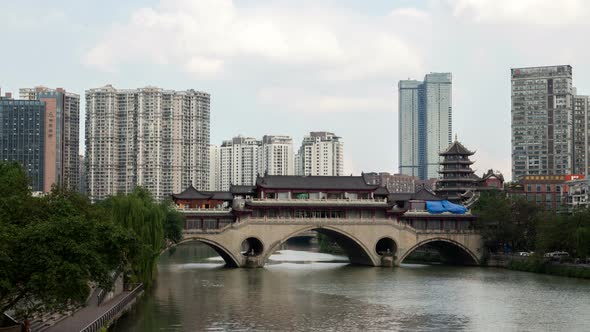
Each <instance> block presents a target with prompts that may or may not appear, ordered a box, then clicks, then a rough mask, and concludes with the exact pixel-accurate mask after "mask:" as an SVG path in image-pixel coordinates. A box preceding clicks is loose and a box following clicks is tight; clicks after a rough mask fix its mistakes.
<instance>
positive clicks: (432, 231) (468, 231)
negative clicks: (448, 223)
mask: <svg viewBox="0 0 590 332" xmlns="http://www.w3.org/2000/svg"><path fill="white" fill-rule="evenodd" d="M414 230H415V231H416V233H418V234H477V233H479V232H478V231H476V230H474V229H417V228H414Z"/></svg>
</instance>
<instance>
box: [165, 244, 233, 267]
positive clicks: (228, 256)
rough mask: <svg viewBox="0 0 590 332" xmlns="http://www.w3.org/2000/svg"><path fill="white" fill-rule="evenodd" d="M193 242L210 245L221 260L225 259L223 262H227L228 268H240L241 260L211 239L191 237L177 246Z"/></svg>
mask: <svg viewBox="0 0 590 332" xmlns="http://www.w3.org/2000/svg"><path fill="white" fill-rule="evenodd" d="M191 241H198V242H201V243H204V244H206V245H208V246H209V247H211V248H212V249H213V250H215V252H216V253H217V254H218V255H219V256H221V258H223V261H224V262H225V266H227V267H240V265H241V264H240V260H238V259H237V258H236V257H235V256H234V255H233V254H232V253H231V252H230V251H229V250H227V248H225V247H224V246H223V245H221V244H219V243H217V242H215V241H212V240H209V239H205V238H201V237H190V238H187V239H184V240H182V241H180V242H178V243H177V245H179V244H182V243H187V242H191Z"/></svg>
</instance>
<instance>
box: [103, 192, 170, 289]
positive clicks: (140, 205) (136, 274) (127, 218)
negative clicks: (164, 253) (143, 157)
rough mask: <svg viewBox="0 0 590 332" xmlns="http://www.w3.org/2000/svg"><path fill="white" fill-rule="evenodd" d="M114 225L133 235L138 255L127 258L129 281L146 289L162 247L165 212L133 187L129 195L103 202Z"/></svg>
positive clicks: (152, 277)
mask: <svg viewBox="0 0 590 332" xmlns="http://www.w3.org/2000/svg"><path fill="white" fill-rule="evenodd" d="M104 206H107V207H109V208H110V210H111V215H112V219H113V221H114V223H115V224H117V225H121V226H123V227H124V228H125V229H127V230H129V231H131V232H133V233H134V234H135V237H136V239H137V240H138V251H137V252H135V255H134V256H133V257H129V262H130V265H129V268H130V269H131V272H132V277H133V278H134V279H135V280H136V281H138V282H142V283H144V284H145V285H146V287H149V286H150V284H151V282H152V280H153V279H154V271H155V269H156V262H157V259H158V257H159V255H160V251H161V250H162V248H163V247H164V226H163V225H164V219H165V211H164V210H163V208H162V206H161V205H160V204H158V203H156V202H155V200H154V199H153V197H152V195H151V194H150V193H149V192H148V191H147V190H145V189H143V188H141V187H137V188H136V189H135V190H134V191H133V192H132V193H131V194H129V195H118V196H114V197H111V198H109V199H108V200H107V202H105V204H104Z"/></svg>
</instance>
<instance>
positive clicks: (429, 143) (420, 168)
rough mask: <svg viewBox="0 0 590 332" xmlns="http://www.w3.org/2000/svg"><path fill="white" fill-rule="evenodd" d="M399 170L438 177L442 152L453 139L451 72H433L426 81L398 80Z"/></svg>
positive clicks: (415, 174)
mask: <svg viewBox="0 0 590 332" xmlns="http://www.w3.org/2000/svg"><path fill="white" fill-rule="evenodd" d="M398 88H399V104H398V107H399V108H398V110H399V143H398V144H399V172H400V173H401V174H406V175H412V176H417V177H419V178H420V179H422V180H426V179H431V178H437V177H438V170H439V162H440V156H439V153H440V152H442V151H444V150H446V149H447V148H448V146H449V145H450V144H451V140H452V131H453V127H452V123H453V121H452V120H453V112H452V75H451V73H430V74H427V75H426V76H425V77H424V81H415V80H402V81H400V82H399V85H398Z"/></svg>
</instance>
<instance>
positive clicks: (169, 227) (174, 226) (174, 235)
mask: <svg viewBox="0 0 590 332" xmlns="http://www.w3.org/2000/svg"><path fill="white" fill-rule="evenodd" d="M162 209H163V210H164V211H165V213H166V219H164V238H166V239H168V240H169V241H171V242H173V243H178V242H180V241H181V240H182V228H183V225H184V217H183V216H182V214H181V213H180V212H178V211H176V210H175V209H173V208H172V202H171V201H166V202H164V203H162Z"/></svg>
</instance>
